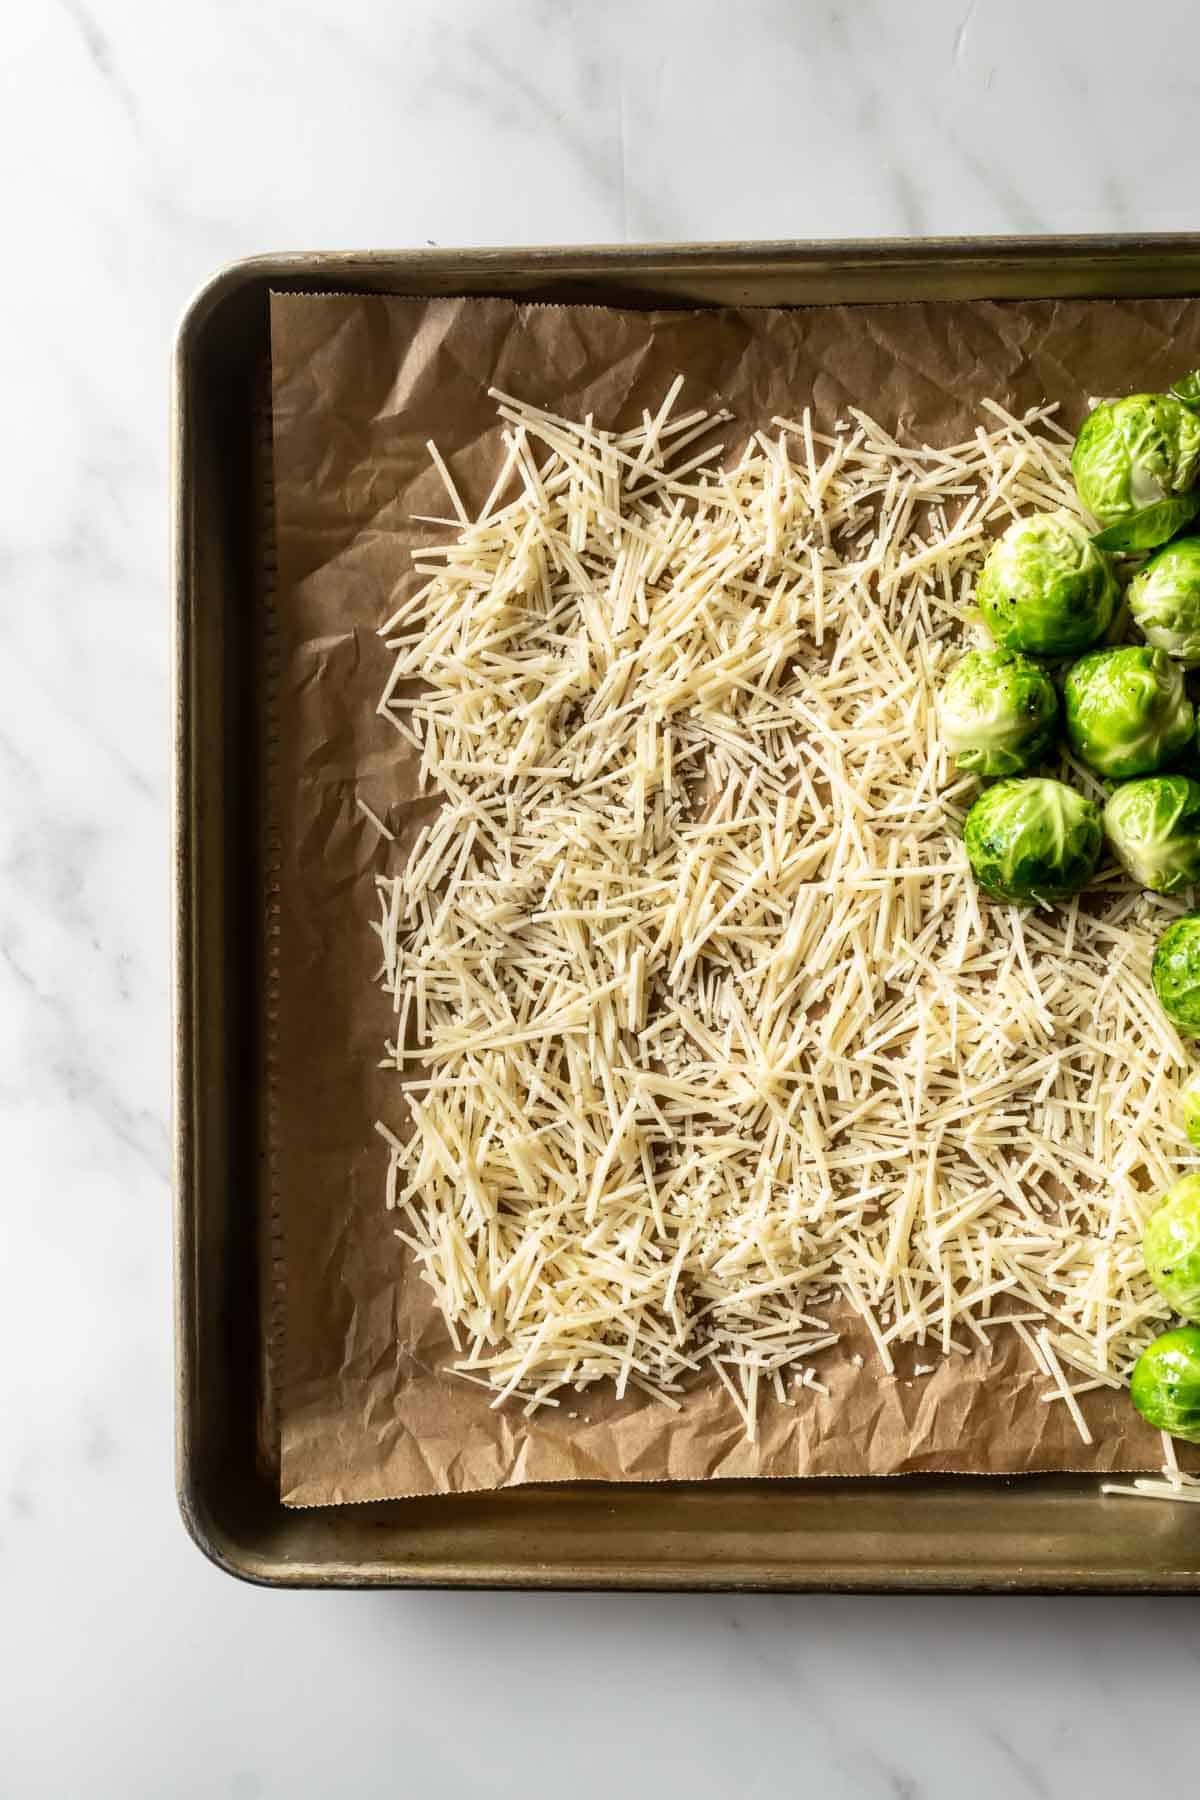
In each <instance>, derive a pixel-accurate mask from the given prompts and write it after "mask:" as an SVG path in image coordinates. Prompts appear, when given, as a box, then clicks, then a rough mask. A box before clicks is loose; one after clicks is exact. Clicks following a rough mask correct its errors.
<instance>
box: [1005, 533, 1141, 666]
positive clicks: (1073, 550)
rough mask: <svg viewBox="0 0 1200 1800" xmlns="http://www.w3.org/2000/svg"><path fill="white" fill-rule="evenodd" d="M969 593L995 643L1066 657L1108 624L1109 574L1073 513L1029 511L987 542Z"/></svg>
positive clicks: (1112, 600)
mask: <svg viewBox="0 0 1200 1800" xmlns="http://www.w3.org/2000/svg"><path fill="white" fill-rule="evenodd" d="M975 596H976V599H977V600H978V602H979V607H980V610H981V611H982V613H983V616H984V618H985V620H986V621H987V625H988V629H989V630H990V631H991V634H992V636H993V638H995V640H996V642H997V644H999V645H1000V647H1001V648H1002V649H1004V650H1025V651H1029V652H1030V653H1032V654H1033V655H1034V656H1074V655H1075V654H1076V653H1077V652H1078V651H1080V650H1086V649H1088V648H1089V646H1090V645H1092V644H1094V643H1096V642H1097V640H1098V639H1100V638H1102V637H1103V636H1104V633H1105V632H1106V631H1107V630H1108V627H1109V624H1110V623H1111V621H1112V616H1113V612H1114V611H1115V609H1116V604H1117V580H1116V576H1115V575H1114V574H1113V571H1112V565H1111V563H1110V562H1109V559H1108V557H1107V556H1106V555H1105V554H1104V552H1103V551H1102V550H1098V549H1097V548H1096V546H1095V544H1094V543H1093V542H1092V540H1091V538H1090V536H1089V535H1088V529H1087V526H1086V525H1084V524H1083V522H1082V521H1081V520H1080V519H1077V518H1076V517H1075V514H1074V513H1070V512H1067V511H1065V510H1060V511H1059V512H1052V513H1033V514H1031V515H1030V516H1029V517H1028V518H1025V519H1014V521H1013V523H1012V524H1011V525H1010V526H1009V527H1008V530H1007V531H1006V532H1005V533H1004V536H1003V537H1001V538H999V539H997V541H996V543H995V544H993V545H992V548H991V551H990V553H989V555H988V559H987V561H986V562H985V563H984V565H983V570H982V572H981V574H980V577H979V583H978V586H977V587H976V590H975Z"/></svg>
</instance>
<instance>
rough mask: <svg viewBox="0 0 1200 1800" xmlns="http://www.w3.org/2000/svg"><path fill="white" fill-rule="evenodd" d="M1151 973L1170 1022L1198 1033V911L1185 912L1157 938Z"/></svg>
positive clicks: (1191, 1032)
mask: <svg viewBox="0 0 1200 1800" xmlns="http://www.w3.org/2000/svg"><path fill="white" fill-rule="evenodd" d="M1150 977H1151V980H1152V981H1153V982H1154V991H1155V993H1156V994H1157V995H1158V1003H1159V1005H1160V1006H1161V1007H1162V1009H1163V1011H1164V1012H1165V1013H1166V1015H1167V1017H1168V1019H1170V1021H1171V1023H1172V1025H1176V1026H1178V1028H1179V1030H1180V1031H1183V1032H1186V1033H1187V1035H1188V1036H1189V1037H1200V912H1190V913H1184V915H1183V917H1182V919H1176V920H1175V922H1174V924H1172V925H1168V926H1167V929H1166V930H1165V931H1164V932H1163V934H1162V936H1161V937H1160V938H1159V940H1158V944H1157V946H1156V948H1155V951H1154V961H1153V962H1152V963H1151V965H1150Z"/></svg>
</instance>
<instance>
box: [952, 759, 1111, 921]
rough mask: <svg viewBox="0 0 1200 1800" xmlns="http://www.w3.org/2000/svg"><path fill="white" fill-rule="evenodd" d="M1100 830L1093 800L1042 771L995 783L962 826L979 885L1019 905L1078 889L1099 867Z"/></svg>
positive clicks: (1058, 896)
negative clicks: (1041, 774)
mask: <svg viewBox="0 0 1200 1800" xmlns="http://www.w3.org/2000/svg"><path fill="white" fill-rule="evenodd" d="M1103 835H1104V834H1103V832H1102V830H1101V826H1100V813H1099V811H1098V809H1097V807H1096V806H1095V804H1094V803H1093V802H1092V801H1091V800H1086V799H1085V798H1084V796H1083V795H1082V794H1079V793H1076V791H1075V789H1074V788H1070V787H1068V786H1067V785H1066V783H1065V782H1062V781H1052V780H1051V779H1049V778H1048V777H1041V776H1028V777H1026V779H1024V780H1015V781H998V782H997V783H996V785H995V787H992V788H988V790H987V791H986V793H983V794H981V795H980V796H979V799H978V800H977V801H976V802H975V804H974V806H973V807H972V808H971V810H970V812H969V813H968V814H967V817H966V823H965V824H964V826H963V842H964V843H965V845H966V850H967V858H968V861H969V862H970V864H971V867H972V869H973V870H974V871H975V877H976V879H977V881H978V882H979V885H980V887H982V888H983V889H984V890H985V891H986V892H987V893H989V894H991V895H992V896H993V897H994V898H995V899H997V900H1010V901H1013V902H1015V903H1016V904H1017V905H1026V904H1028V903H1030V902H1032V901H1035V900H1061V899H1063V898H1064V897H1065V896H1066V895H1067V894H1073V893H1075V892H1076V891H1077V890H1078V889H1079V888H1081V887H1082V886H1083V885H1084V883H1085V882H1086V881H1088V880H1089V879H1090V877H1091V875H1092V872H1093V870H1094V869H1095V867H1096V860H1097V858H1098V857H1099V855H1100V845H1101V842H1102V840H1103Z"/></svg>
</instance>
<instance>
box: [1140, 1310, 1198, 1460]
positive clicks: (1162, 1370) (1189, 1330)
mask: <svg viewBox="0 0 1200 1800" xmlns="http://www.w3.org/2000/svg"><path fill="white" fill-rule="evenodd" d="M1129 1397H1130V1399H1131V1400H1132V1401H1133V1404H1134V1405H1135V1406H1136V1407H1137V1409H1138V1411H1139V1412H1140V1413H1141V1415H1142V1417H1143V1419H1145V1421H1146V1423H1147V1424H1148V1425H1153V1426H1154V1428H1155V1430H1156V1431H1166V1432H1169V1433H1170V1435H1171V1436H1172V1437H1177V1438H1184V1439H1185V1440H1186V1441H1187V1442H1188V1443H1191V1444H1200V1330H1197V1328H1196V1327H1195V1326H1194V1325H1181V1326H1180V1327H1179V1329H1178V1330H1177V1331H1164V1332H1163V1334H1162V1336H1161V1337H1157V1338H1155V1340H1154V1342H1153V1343H1152V1344H1148V1345H1147V1346H1146V1348H1145V1349H1144V1350H1143V1351H1142V1354H1141V1355H1140V1356H1139V1357H1138V1359H1137V1362H1136V1363H1135V1364H1134V1370H1133V1379H1132V1380H1131V1381H1130V1384H1129Z"/></svg>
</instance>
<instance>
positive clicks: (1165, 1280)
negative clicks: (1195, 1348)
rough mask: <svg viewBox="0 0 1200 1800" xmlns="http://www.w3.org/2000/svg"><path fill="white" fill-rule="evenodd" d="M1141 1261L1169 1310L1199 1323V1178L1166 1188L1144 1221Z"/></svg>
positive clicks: (1186, 1176) (1185, 1180) (1192, 1176)
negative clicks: (1160, 1200) (1160, 1199)
mask: <svg viewBox="0 0 1200 1800" xmlns="http://www.w3.org/2000/svg"><path fill="white" fill-rule="evenodd" d="M1142 1258H1143V1260H1144V1262H1145V1264H1146V1273H1147V1275H1149V1277H1150V1279H1151V1281H1152V1282H1153V1283H1154V1285H1155V1287H1156V1288H1157V1289H1158V1291H1159V1293H1160V1294H1161V1295H1162V1297H1163V1299H1164V1300H1165V1301H1166V1302H1167V1305H1168V1306H1169V1307H1170V1308H1171V1311H1172V1312H1177V1313H1178V1314H1179V1315H1180V1317H1181V1318H1184V1319H1190V1320H1191V1321H1192V1323H1193V1324H1195V1322H1196V1321H1197V1320H1200V1175H1185V1176H1184V1177H1183V1179H1182V1181H1177V1182H1176V1183H1175V1184H1174V1186H1173V1187H1170V1188H1168V1189H1167V1191H1166V1193H1165V1194H1164V1195H1163V1200H1162V1205H1161V1206H1160V1207H1159V1208H1158V1210H1157V1211H1156V1212H1152V1213H1151V1214H1150V1217H1149V1219H1148V1220H1147V1222H1146V1230H1145V1234H1144V1236H1143V1238H1142Z"/></svg>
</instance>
